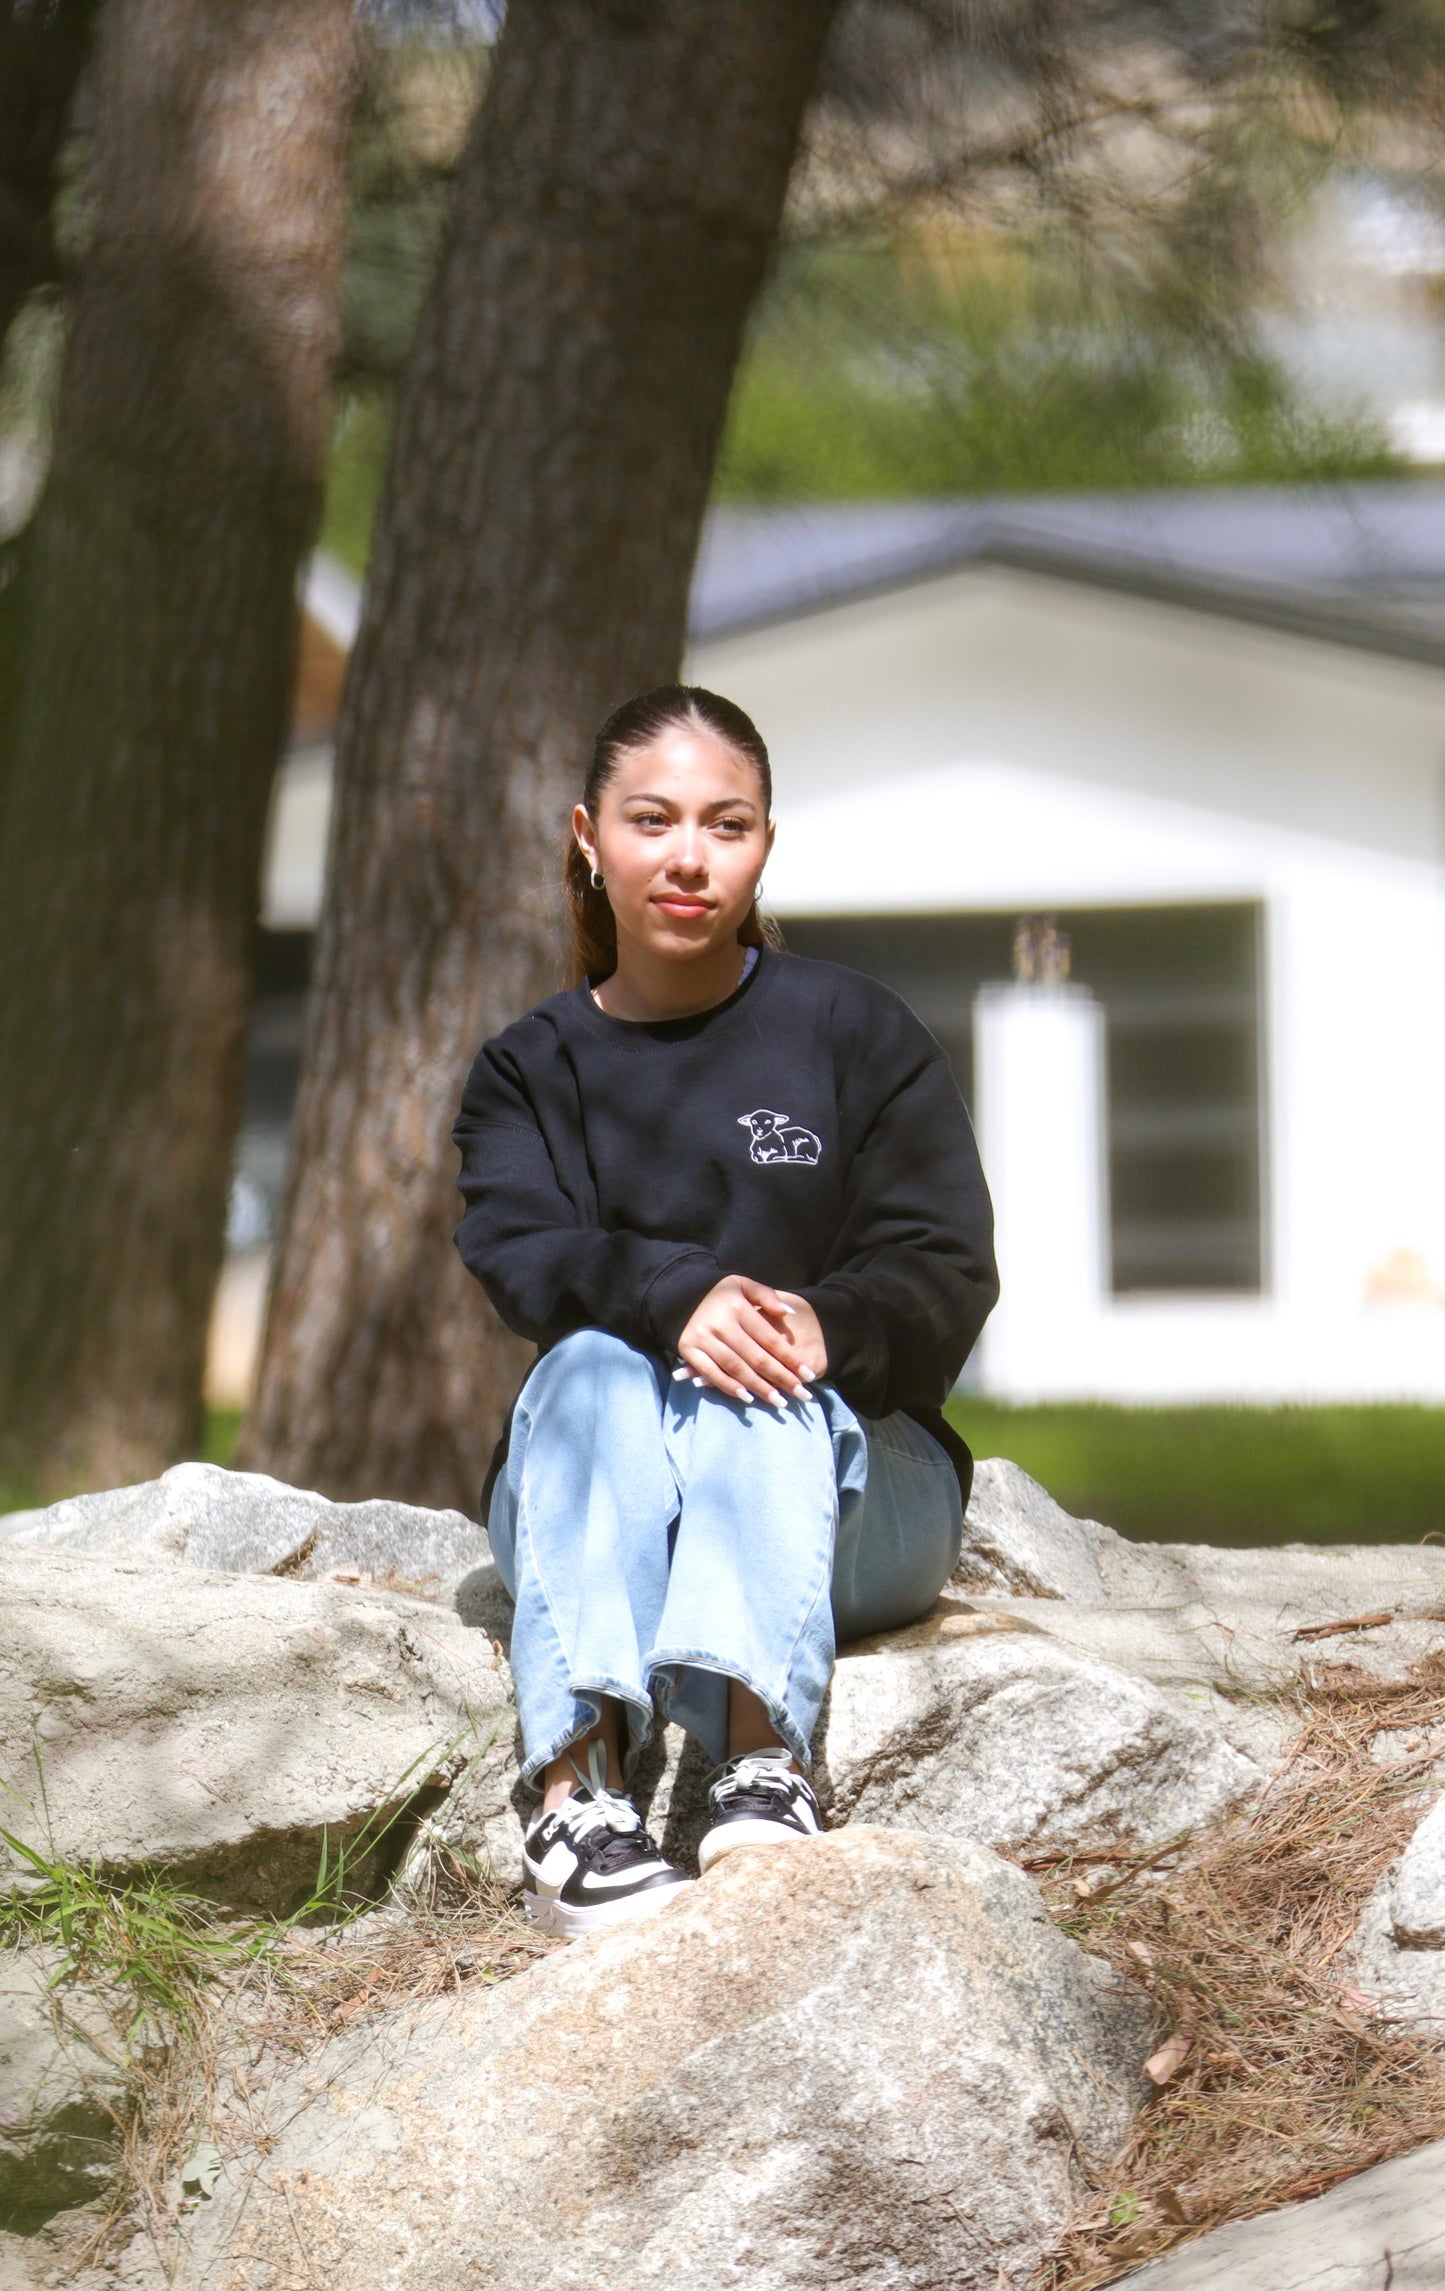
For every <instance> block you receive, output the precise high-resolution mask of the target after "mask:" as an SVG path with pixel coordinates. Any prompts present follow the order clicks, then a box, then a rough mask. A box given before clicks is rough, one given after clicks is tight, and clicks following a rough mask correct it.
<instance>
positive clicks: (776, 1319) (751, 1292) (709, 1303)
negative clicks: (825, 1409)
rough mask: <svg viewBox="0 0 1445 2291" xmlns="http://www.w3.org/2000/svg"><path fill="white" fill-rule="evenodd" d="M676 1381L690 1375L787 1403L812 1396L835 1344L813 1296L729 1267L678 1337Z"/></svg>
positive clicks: (743, 1396)
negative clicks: (811, 1388)
mask: <svg viewBox="0 0 1445 2291" xmlns="http://www.w3.org/2000/svg"><path fill="white" fill-rule="evenodd" d="M677 1353H678V1365H677V1367H676V1368H675V1369H674V1370H673V1372H672V1373H673V1381H674V1382H675V1383H680V1382H681V1381H682V1380H683V1378H684V1377H690V1378H691V1379H692V1382H693V1383H694V1384H702V1385H711V1386H712V1388H713V1390H714V1391H715V1392H721V1393H724V1394H726V1396H727V1397H728V1398H729V1399H730V1400H766V1401H769V1402H770V1403H771V1404H772V1406H773V1407H775V1408H786V1407H787V1405H788V1402H789V1401H790V1400H807V1399H808V1398H809V1397H810V1395H809V1391H808V1386H809V1385H810V1384H811V1383H813V1382H814V1381H815V1379H816V1378H818V1377H820V1376H822V1375H824V1374H825V1373H826V1371H827V1367H828V1348H827V1345H826V1344H825V1343H824V1340H823V1331H822V1328H821V1326H820V1324H819V1321H818V1316H817V1314H816V1313H815V1312H814V1310H813V1308H812V1306H811V1305H810V1304H809V1303H808V1302H807V1300H806V1298H804V1297H800V1296H798V1295H797V1294H796V1293H795V1292H794V1291H793V1290H791V1289H774V1288H771V1287H770V1286H769V1285H768V1283H767V1282H766V1281H750V1280H749V1279H748V1278H747V1276H746V1274H744V1273H729V1274H727V1275H726V1276H725V1278H724V1279H723V1280H721V1281H719V1282H718V1283H717V1284H716V1286H715V1287H714V1288H711V1289H709V1290H708V1293H707V1295H706V1296H705V1297H704V1298H703V1300H702V1303H701V1304H700V1305H699V1306H698V1307H697V1309H696V1310H695V1312H694V1313H693V1316H692V1318H691V1320H690V1321H689V1322H688V1324H687V1326H686V1328H685V1329H684V1330H683V1332H682V1335H681V1336H680V1337H679V1339H678V1345H677Z"/></svg>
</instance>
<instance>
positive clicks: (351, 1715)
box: [0, 1543, 515, 1909]
mask: <svg viewBox="0 0 1445 2291" xmlns="http://www.w3.org/2000/svg"><path fill="white" fill-rule="evenodd" d="M509 1688H510V1681H509V1676H508V1673H507V1670H506V1667H505V1665H504V1664H503V1663H501V1662H500V1661H499V1659H498V1657H497V1655H496V1654H495V1652H494V1650H493V1648H492V1646H491V1644H490V1642H489V1641H488V1640H487V1639H486V1637H485V1636H484V1635H483V1634H482V1633H481V1632H477V1631H469V1630H467V1629H466V1627H465V1625H464V1624H463V1623H462V1622H461V1621H460V1620H459V1618H458V1617H456V1616H455V1615H452V1614H449V1613H448V1612H447V1611H446V1610H445V1609H442V1608H438V1607H434V1606H431V1605H428V1604H427V1603H426V1602H424V1601H422V1600H419V1599H410V1598H405V1597H402V1596H400V1595H398V1594H394V1593H387V1592H382V1591H377V1590H365V1589H360V1588H357V1589H353V1588H350V1587H348V1586H344V1585H341V1584H334V1583H302V1582H295V1581H289V1580H286V1579H278V1578H276V1577H274V1576H272V1577H266V1576H259V1577H247V1576H242V1575H213V1574H205V1573H201V1572H199V1571H195V1572H193V1571H192V1570H191V1569H189V1568H182V1567H172V1566H165V1567H159V1568H158V1567H156V1566H155V1565H154V1564H151V1563H148V1562H147V1560H145V1559H144V1558H141V1559H134V1558H128V1559H107V1558H104V1557H99V1556H92V1557H77V1556H74V1555H72V1554H71V1553H70V1552H68V1551H62V1550H57V1549H53V1548H49V1549H46V1548H42V1549H36V1548H34V1547H33V1546H30V1547H25V1546H21V1545H18V1544H15V1543H11V1544H10V1545H9V1546H5V1545H0V1787H3V1790H4V1794H5V1803H6V1806H7V1809H8V1811H7V1813H6V1817H5V1822H4V1826H5V1827H6V1828H8V1829H10V1830H13V1831H15V1832H16V1833H17V1834H18V1835H20V1836H21V1837H22V1838H23V1839H24V1840H25V1842H26V1843H27V1844H30V1845H32V1846H34V1847H35V1848H36V1849H37V1850H38V1851H41V1852H43V1853H47V1854H49V1855H52V1856H54V1857H56V1858H61V1859H70V1860H76V1861H82V1862H89V1861H92V1860H95V1861H98V1862H99V1863H100V1864H101V1865H103V1866H104V1867H105V1868H107V1869H110V1870H115V1871H121V1870H126V1869H132V1868H135V1867H138V1866H140V1865H143V1864H155V1863H159V1864H162V1865H164V1866H165V1867H167V1868H169V1869H171V1870H174V1871H176V1872H178V1873H181V1874H183V1875H184V1877H185V1879H186V1881H187V1882H188V1883H190V1884H193V1885H195V1886H197V1887H199V1888H200V1889H202V1890H203V1891H209V1892H212V1893H214V1894H215V1895H216V1896H217V1898H219V1899H222V1900H226V1901H231V1902H235V1903H238V1904H248V1905H251V1906H254V1907H261V1908H267V1909H278V1908H285V1907H288V1906H289V1905H290V1904H291V1903H292V1902H293V1901H294V1900H295V1899H296V1898H297V1896H298V1895H300V1896H302V1897H304V1895H305V1893H306V1891H307V1889H308V1887H309V1885H310V1882H311V1881H312V1879H314V1877H315V1874H316V1870H317V1864H318V1858H319V1853H320V1848H321V1843H322V1839H323V1836H325V1837H326V1839H327V1840H328V1841H329V1850H330V1852H331V1854H332V1858H333V1860H334V1856H335V1849H336V1847H337V1846H338V1845H339V1844H342V1843H344V1842H346V1841H347V1840H353V1841H354V1840H355V1839H356V1838H357V1837H358V1833H360V1832H362V1831H363V1830H366V1829H367V1827H368V1825H370V1830H371V1834H372V1835H373V1836H374V1835H375V1833H376V1829H377V1826H378V1825H379V1824H380V1823H381V1822H382V1821H383V1820H385V1818H386V1816H387V1814H388V1813H389V1812H391V1811H399V1810H400V1809H404V1808H417V1807H421V1806H425V1805H426V1804H428V1803H430V1802H434V1801H435V1799H436V1797H437V1796H438V1795H439V1794H440V1792H441V1791H442V1790H443V1789H444V1788H445V1787H446V1786H447V1784H448V1783H449V1781H450V1780H451V1779H452V1778H453V1777H454V1776H455V1775H456V1774H457V1773H458V1772H459V1771H460V1770H461V1768H462V1766H463V1764H464V1763H465V1762H466V1761H467V1760H468V1759H469V1758H476V1759H478V1760H479V1761H480V1767H479V1773H480V1774H486V1773H488V1772H490V1773H491V1774H492V1775H493V1777H494V1779H495V1782H496V1787H495V1789H492V1790H491V1791H490V1793H488V1791H486V1790H482V1791H481V1797H482V1801H483V1803H484V1804H488V1805H491V1806H493V1807H495V1808H497V1809H499V1810H498V1811H497V1815H496V1820H497V1827H498V1829H499V1830H502V1829H505V1832H506V1842H507V1846H508V1849H509V1850H514V1848H513V1846H512V1832H513V1830H514V1828H515V1820H514V1817H513V1816H512V1815H511V1813H510V1810H508V1809H507V1808H506V1791H507V1788H508V1787H509V1782H510V1774H511V1768H510V1759H511V1753H512V1735H513V1716H512V1711H511V1706H510V1701H509ZM404 1835H405V1828H404V1824H398V1826H397V1828H396V1830H395V1832H394V1834H392V1836H391V1837H390V1839H389V1841H387V1840H383V1841H382V1843H381V1845H380V1846H379V1848H378V1851H377V1854H376V1856H375V1857H374V1862H375V1864H376V1866H377V1867H378V1868H383V1867H385V1866H386V1864H387V1862H388V1859H389V1857H390V1856H392V1855H394V1854H395V1852H396V1851H397V1850H399V1849H400V1847H401V1845H402V1843H403V1840H404ZM486 1843H487V1827H486V1821H485V1819H483V1820H481V1821H480V1824H479V1835H478V1844H479V1845H480V1846H482V1847H485V1845H486ZM0 1866H3V1865H0Z"/></svg>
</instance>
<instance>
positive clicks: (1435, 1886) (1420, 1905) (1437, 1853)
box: [1390, 1798, 1445, 1949]
mask: <svg viewBox="0 0 1445 2291" xmlns="http://www.w3.org/2000/svg"><path fill="white" fill-rule="evenodd" d="M1390 1906H1391V1925H1392V1928H1393V1931H1394V1936H1395V1940H1396V1941H1397V1943H1398V1944H1399V1946H1400V1947H1401V1948H1402V1949H1445V1798H1441V1799H1439V1800H1438V1801H1437V1802H1436V1804H1435V1805H1434V1806H1432V1807H1431V1809H1430V1811H1429V1813H1428V1814H1427V1815H1426V1816H1425V1818H1424V1820H1423V1821H1422V1822H1421V1823H1420V1825H1419V1827H1418V1829H1417V1830H1416V1831H1415V1834H1414V1836H1413V1837H1412V1838H1411V1840H1410V1843H1409V1844H1408V1845H1407V1846H1406V1848H1405V1851H1404V1853H1403V1855H1402V1856H1401V1859H1400V1866H1399V1868H1398V1869H1397V1870H1396V1872H1395V1890H1394V1898H1393V1900H1392V1902H1391V1905H1390Z"/></svg>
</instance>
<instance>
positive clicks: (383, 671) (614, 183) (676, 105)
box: [242, 0, 836, 1509]
mask: <svg viewBox="0 0 1445 2291" xmlns="http://www.w3.org/2000/svg"><path fill="white" fill-rule="evenodd" d="M835 4H836V0H714V4H713V5H711V6H709V7H706V8H701V7H698V6H697V4H696V0H512V4H511V6H510V8H509V9H508V12H507V17H506V24H505V29H504V31H503V34H502V38H501V41H500V43H499V45H498V49H497V52H496V54H495V56H494V58H493V61H492V68H491V72H490V74H489V77H488V82H487V88H486V94H485V97H484V99H483V103H482V106H481V108H480V111H479V114H478V118H477V120H476V122H475V125H474V128H473V133H472V136H471V139H470V142H469V145H468V148H467V151H466V153H465V155H464V158H463V161H462V165H461V170H460V174H459V177H458V183H457V193H456V204H455V206H454V209H453V213H452V218H451V225H450V230H449V234H448V238H447V241H446V244H445V246H444V248H443V253H442V258H441V263H440V266H439V269H438V274H437V277H436V281H435V285H434V288H433V292H432V296H431V300H430V303H429V305H428V308H427V312H426V314H425V317H424V319H423V323H422V329H421V333H420V337H419V340H418V344H417V348H416V352H415V354H414V359H413V364H412V367H411V371H410V374H409V378H408V383H407V389H406V393H405V396H404V399H403V404H402V408H401V412H400V416H399V423H398V433H397V437H396V441H395V445H394V448H393V455H392V463H391V468H390V472H389V476H388V482H387V486H386V490H385V496H384V500H383V503H382V508H381V513H380V517H379V521H378V538H377V542H376V547H375V552H374V556H373V560H372V569H371V581H370V591H369V598H368V603H367V608H366V613H365V618H364V621H363V625H362V629H361V634H360V638H359V641H358V645H357V650H356V654H355V657H354V659H353V663H352V671H351V677H350V682H349V686H348V693H347V699H346V704H345V710H344V715H343V721H342V726H341V734H340V746H339V756H338V777H337V792H336V806H337V816H336V821H335V825H334V828H333V834H332V845H331V859H330V866H329V872H328V883H327V895H326V907H325V913H324V917H323V920H322V926H321V933H320V940H319V945H318V955H317V963H318V968H317V977H316V983H315V987H314V989H313V1003H312V1009H311V1014H310V1019H309V1024H308V1049H307V1057H306V1066H305V1072H304V1077H303V1084H302V1090H301V1098H300V1104H299V1107H298V1110H297V1117H296V1129H295V1141H294V1146H293V1161H292V1175H291V1180H290V1185H289V1189H288V1190H289V1199H288V1205H287V1215H286V1220H285V1230H284V1239H283V1241H282V1245H281V1249H280V1255H279V1264H278V1267H277V1271H276V1275H275V1278H274V1281H273V1287H272V1296H271V1304H270V1313H269V1328H268V1335H267V1342H266V1347H265V1355H264V1363H263V1371H262V1379H261V1387H260V1393H259V1397H258V1400H257V1404H256V1407H255V1409H254V1410H253V1412H252V1415H251V1417H250V1419H249V1421H248V1425H247V1427H246V1431H245V1435H244V1439H243V1451H242V1452H243V1455H244V1460H245V1461H246V1462H247V1463H248V1464H251V1465H253V1466H256V1467H258V1468H261V1469H263V1470H266V1471H271V1472H276V1473H278V1474H279V1475H280V1476H282V1477H283V1478H286V1479H288V1480H292V1481H298V1482H303V1483H304V1484H306V1485H307V1486H312V1487H319V1488H322V1489H325V1490H326V1491H327V1492H328V1493H330V1494H332V1495H333V1496H339V1497H356V1496H370V1495H382V1494H386V1495H391V1496H399V1497H405V1498H410V1499H411V1500H413V1501H417V1502H425V1503H435V1504H456V1505H459V1506H461V1507H462V1508H465V1509H471V1508H473V1507H474V1506H475V1503H476V1500H477V1489H478V1485H479V1482H480V1478H481V1474H482V1471H483V1468H484V1464H485V1460H486V1456H487V1453H488V1450H489V1447H490V1444H491V1440H492V1438H493V1436H494V1434H495V1431H496V1428H497V1422H498V1418H499V1415H500V1413H501V1409H502V1407H503V1405H504V1403H505V1401H506V1400H507V1399H508V1398H509V1397H510V1394H511V1392H512V1391H513V1389H514V1388H515V1385H516V1383H517V1380H518V1374H519V1364H520V1363H521V1361H523V1360H524V1359H525V1358H526V1357H528V1354H527V1351H526V1349H525V1348H524V1347H522V1346H521V1345H519V1344H518V1342H517V1340H516V1339H514V1338H511V1337H508V1336H506V1335H505V1334H504V1333H503V1332H502V1331H500V1330H499V1329H498V1327H497V1325H496V1324H495V1322H494V1321H493V1320H492V1318H491V1315H490V1313H489V1311H488V1309H487V1308H486V1307H485V1304H484V1300H483V1299H482V1297H481V1294H480V1291H479V1290H477V1288H476V1287H475V1284H474V1283H473V1282H472V1281H471V1280H470V1279H469V1278H468V1276H467V1275H466V1273H465V1272H464V1271H463V1269H462V1267H461V1264H460V1262H459V1261H458V1259H457V1257H456V1254H455V1251H454V1250H453V1248H452V1246H451V1238H450V1236H451V1231H452V1228H453V1227H454V1225H455V1223H456V1220H457V1215H458V1212H459V1208H460V1203H459V1201H458V1198H457V1195H456V1192H455V1177H456V1167H457V1164H456V1155H455V1152H454V1149H453V1148H452V1146H451V1143H450V1138H449V1132H450V1129H451V1124H452V1122H453V1120H454V1119H455V1116H456V1111H457V1105H458V1101H459V1098H460V1094H461V1086H462V1081H463V1079H464V1076H465V1074H466V1070H467V1066H468V1064H469V1062H470V1060H471V1058H472V1055H473V1053H474V1052H475V1050H476V1048H477V1046H478V1044H479V1043H480V1042H481V1041H482V1040H483V1039H484V1037H486V1036H487V1035H489V1034H492V1033H494V1032H495V1031H496V1030H497V1029H498V1028H499V1027H501V1026H503V1025H505V1024H506V1023H507V1022H508V1021H509V1020H511V1019H512V1018H514V1017H516V1016H517V1015H518V1014H519V1013H520V1012H521V1011H523V1010H525V1009H526V1008H528V1006H529V1005H530V1004H532V1003H533V1002H535V1001H537V1000H539V999H540V998H541V997H542V996H544V995H546V994H549V993H551V992H552V991H554V989H555V988H556V986H557V985H558V984H559V983H560V982H559V951H560V950H559V930H558V922H559V911H560V909H559V900H558V897H557V893H556V883H557V878H558V869H559V864H560V851H561V833H562V828H563V823H564V820H565V817H566V814H567V811H568V809H569V807H570V805H571V804H572V802H573V801H574V800H575V797H576V794H577V791H578V789H579V786H580V782H581V777H582V772H583V768H584V764H585V760H586V756H587V752H588V749H589V746H590V743H591V738H592V734H593V732H594V731H595V729H596V727H597V725H598V723H599V722H600V721H601V719H602V717H603V716H604V715H605V714H606V713H607V711H608V710H609V709H610V708H612V707H613V706H614V705H615V704H616V703H617V702H618V701H620V700H621V699H623V698H624V697H625V696H626V695H627V694H628V693H630V692H634V691H637V690H639V689H641V688H643V687H645V686H648V685H652V684H656V683H659V682H662V681H664V680H666V679H668V678H671V677H673V676H675V675H676V673H677V669H678V663H679V660H680V658H681V653H682V646H683V640H684V634H685V621H686V608H687V596H688V586H689V579H690V575H691V569H692V562H693V557H694V553H695V550H696V546H697V538H698V532H699V528H700V525H701V520H702V514H703V510H704V507H705V504H706V500H707V493H708V485H709V480H710V477H711V472H712V466H713V460H714V456H715V453H716V449H717V445H718V440H719V436H720V432H721V428H722V424H723V420H724V417H725V414H726V410H727V401H728V392H729V386H730V384H731V380H732V375H733V369H734V366H735V363H736V360H737V355H738V350H739V347H740V342H741V336H742V330H743V326H744V322H745V320H746V317H747V314H748V311H749V308H750V306H751V304H752V302H753V299H754V296H755V294H756V292H757V289H758V286H759V284H760V282H761V279H762V276H763V273H764V270H765V267H766V264H767V259H768V254H769V250H770V248H771V245H772V243H773V239H774V237H775V234H776V230H777V225H778V220H779V216H780V213H781V208H782V202H783V198H784V194H785V191H786V188H787V180H788V174H789V170H790V167H791V163H792V158H793V154H794V150H795V146H796V142H797V136H798V129H799V124H800V121H801V118H802V114H803V109H804V105H805V103H806V100H807V97H808V93H809V90H810V88H811V87H812V84H813V81H814V77H815V73H816V69H817V65H818V61H819V56H820V52H821V49H822V44H823V41H824V38H825V35H826V33H827V30H828V26H829V22H830V20H831V18H832V16H833V13H834V7H835Z"/></svg>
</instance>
